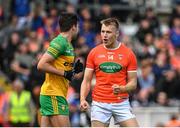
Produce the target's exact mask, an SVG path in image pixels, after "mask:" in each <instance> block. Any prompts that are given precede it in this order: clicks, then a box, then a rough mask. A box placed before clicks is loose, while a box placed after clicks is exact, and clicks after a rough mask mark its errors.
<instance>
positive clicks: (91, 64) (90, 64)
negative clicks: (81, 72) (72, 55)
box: [86, 50, 95, 69]
mask: <svg viewBox="0 0 180 128" xmlns="http://www.w3.org/2000/svg"><path fill="white" fill-rule="evenodd" d="M94 59H95V57H94V52H93V50H91V51H90V53H89V54H88V57H87V61H86V68H90V69H94V68H95V65H94Z"/></svg>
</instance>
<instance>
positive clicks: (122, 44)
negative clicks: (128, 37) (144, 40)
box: [121, 43, 134, 54]
mask: <svg viewBox="0 0 180 128" xmlns="http://www.w3.org/2000/svg"><path fill="white" fill-rule="evenodd" d="M121 49H123V51H124V52H126V54H127V53H129V54H132V53H133V54H134V52H133V50H132V49H131V48H129V47H127V46H126V45H125V44H124V43H121Z"/></svg>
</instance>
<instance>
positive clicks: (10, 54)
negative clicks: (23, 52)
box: [3, 32, 21, 74]
mask: <svg viewBox="0 0 180 128" xmlns="http://www.w3.org/2000/svg"><path fill="white" fill-rule="evenodd" d="M20 43H21V37H20V34H19V33H18V32H13V33H12V34H11V35H10V39H9V41H8V42H7V45H6V47H5V48H4V52H3V62H4V63H3V67H4V69H3V71H5V73H8V74H9V73H10V68H9V67H10V64H11V62H12V61H13V59H14V57H15V53H16V51H17V50H18V46H19V45H20Z"/></svg>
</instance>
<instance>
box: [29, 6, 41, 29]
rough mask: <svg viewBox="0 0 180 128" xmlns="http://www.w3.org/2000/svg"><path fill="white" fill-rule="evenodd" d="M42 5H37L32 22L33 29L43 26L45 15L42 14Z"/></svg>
mask: <svg viewBox="0 0 180 128" xmlns="http://www.w3.org/2000/svg"><path fill="white" fill-rule="evenodd" d="M42 12H43V10H42V6H41V5H40V4H38V5H36V6H35V9H34V12H33V17H32V21H31V22H32V23H31V30H32V31H37V30H38V29H39V28H41V27H43V25H44V22H43V16H42Z"/></svg>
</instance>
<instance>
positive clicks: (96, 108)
mask: <svg viewBox="0 0 180 128" xmlns="http://www.w3.org/2000/svg"><path fill="white" fill-rule="evenodd" d="M91 105H92V106H91V121H93V120H97V121H100V122H102V123H105V124H109V123H110V119H111V117H112V116H113V117H114V121H115V124H117V123H120V122H122V121H125V120H128V119H131V118H135V115H134V114H133V113H132V108H131V107H130V104H129V100H125V101H123V102H121V103H102V102H96V101H93V102H92V104H91Z"/></svg>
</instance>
